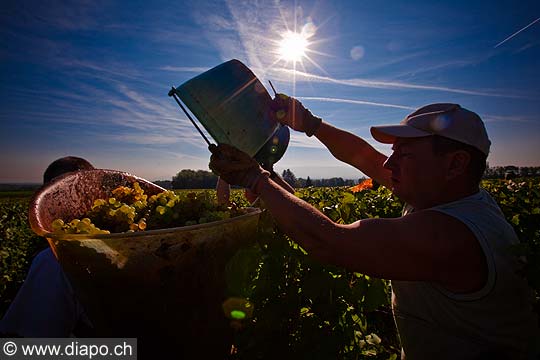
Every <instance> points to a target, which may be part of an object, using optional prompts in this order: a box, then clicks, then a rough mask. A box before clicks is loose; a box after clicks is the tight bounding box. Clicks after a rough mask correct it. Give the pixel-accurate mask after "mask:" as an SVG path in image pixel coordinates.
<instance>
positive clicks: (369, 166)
mask: <svg viewBox="0 0 540 360" xmlns="http://www.w3.org/2000/svg"><path fill="white" fill-rule="evenodd" d="M314 135H315V136H316V137H317V138H318V139H319V140H320V141H321V142H322V143H323V144H324V145H325V146H326V147H327V148H328V150H330V152H331V153H332V155H334V157H336V159H338V160H340V161H343V162H345V163H347V164H349V165H352V166H354V167H355V168H357V169H358V170H360V171H362V172H363V173H364V174H366V175H367V176H369V177H371V178H372V179H374V180H375V181H377V182H378V183H379V184H382V185H384V186H386V187H388V188H390V187H391V185H392V181H391V180H390V176H391V173H390V171H388V170H386V169H385V168H384V167H383V164H384V162H385V161H386V159H387V157H386V155H384V154H381V153H380V152H378V151H377V150H375V148H374V147H373V146H371V145H370V144H368V143H367V142H366V141H365V140H363V139H362V138H360V137H358V136H356V135H354V134H351V133H350V132H347V131H345V130H341V129H338V128H336V127H334V126H332V125H330V124H328V123H326V122H324V121H323V122H322V123H321V125H320V126H319V128H318V130H317V131H316V132H315V134H314Z"/></svg>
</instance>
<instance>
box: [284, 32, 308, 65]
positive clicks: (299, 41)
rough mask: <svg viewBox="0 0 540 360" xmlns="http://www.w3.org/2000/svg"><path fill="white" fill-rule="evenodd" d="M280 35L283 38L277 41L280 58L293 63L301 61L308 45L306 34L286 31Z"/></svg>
mask: <svg viewBox="0 0 540 360" xmlns="http://www.w3.org/2000/svg"><path fill="white" fill-rule="evenodd" d="M282 37H283V39H282V40H281V41H280V42H279V56H280V58H281V59H283V60H286V61H292V62H294V63H296V62H297V61H302V59H303V58H304V57H305V56H306V51H307V50H308V46H309V41H308V39H307V36H305V35H304V34H302V33H295V32H293V31H287V32H286V33H284V34H283V35H282Z"/></svg>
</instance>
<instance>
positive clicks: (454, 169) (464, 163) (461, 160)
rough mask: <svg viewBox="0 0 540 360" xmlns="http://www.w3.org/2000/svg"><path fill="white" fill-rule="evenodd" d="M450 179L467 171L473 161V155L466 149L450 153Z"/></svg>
mask: <svg viewBox="0 0 540 360" xmlns="http://www.w3.org/2000/svg"><path fill="white" fill-rule="evenodd" d="M448 156H449V159H448V160H449V161H448V171H447V177H448V179H454V178H456V177H458V176H461V175H463V174H465V173H467V168H468V167H469V163H470V162H471V155H470V154H469V153H468V152H467V151H465V150H457V151H453V152H451V153H449V154H448Z"/></svg>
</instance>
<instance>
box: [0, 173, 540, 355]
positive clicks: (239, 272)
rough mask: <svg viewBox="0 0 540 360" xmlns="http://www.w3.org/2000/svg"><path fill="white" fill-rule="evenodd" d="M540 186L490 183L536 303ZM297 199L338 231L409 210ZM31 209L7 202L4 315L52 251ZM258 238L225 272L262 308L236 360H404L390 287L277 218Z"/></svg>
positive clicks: (368, 197)
mask: <svg viewBox="0 0 540 360" xmlns="http://www.w3.org/2000/svg"><path fill="white" fill-rule="evenodd" d="M539 185H540V181H539V179H538V178H536V179H535V178H527V179H514V180H508V181H506V180H487V181H484V182H483V187H484V188H486V189H487V190H488V191H489V192H490V193H491V194H492V195H493V196H494V197H495V199H496V200H497V201H498V203H499V204H500V206H501V209H502V210H503V212H504V214H505V216H506V218H507V219H508V221H509V222H510V223H511V224H512V225H513V226H514V228H515V230H516V232H517V233H518V236H519V237H520V240H521V244H520V245H519V246H517V247H515V248H513V249H510V250H509V251H513V252H515V253H517V254H520V255H527V256H528V260H529V262H528V265H527V267H526V268H525V270H524V271H525V275H526V276H527V278H528V280H529V282H530V284H531V286H532V287H533V288H534V289H535V290H536V291H537V293H536V294H537V295H538V290H539V289H540V257H539V254H540V251H539V248H540V190H539V189H540V186H539ZM201 191H202V190H201ZM205 191H209V192H210V193H211V194H214V191H211V190H205ZM297 195H298V196H299V197H301V198H303V199H304V200H306V201H308V202H310V203H311V204H313V205H314V206H316V207H317V208H319V209H320V210H321V211H322V212H324V213H325V214H326V215H327V216H329V217H330V218H331V219H332V220H334V221H337V222H340V223H351V222H354V221H356V220H358V219H362V218H373V217H396V216H399V215H400V212H401V208H402V204H401V203H400V202H399V201H398V200H397V199H396V198H395V197H394V196H393V195H392V194H391V193H390V192H389V191H388V190H387V189H386V188H384V187H380V188H378V189H377V190H365V191H361V192H356V193H354V192H352V191H351V190H350V189H349V188H307V189H300V190H299V191H298V192H297ZM232 198H233V200H234V201H236V202H238V203H240V204H243V205H247V204H246V202H245V200H244V198H243V195H242V191H240V190H234V191H233V193H232ZM28 201H29V194H28V193H25V194H22V193H10V195H9V196H7V195H6V194H4V196H2V195H0V257H1V270H0V278H1V283H0V298H1V299H2V301H1V303H0V316H2V315H3V313H4V312H5V310H6V309H7V306H9V303H10V302H11V301H12V299H13V297H14V295H15V294H16V291H17V289H18V287H19V286H20V284H21V283H22V281H23V280H24V277H25V275H26V272H27V270H28V267H29V264H30V262H31V260H32V257H33V256H35V254H36V253H37V252H38V251H40V250H41V249H43V248H45V247H46V246H47V244H46V241H45V240H43V239H42V238H39V237H37V236H35V235H33V233H32V232H31V230H30V229H29V228H28V225H27V214H26V211H27V207H28ZM257 236H258V237H259V239H258V241H257V243H256V244H255V245H253V246H251V247H249V248H245V249H243V250H242V251H240V252H239V253H238V254H237V255H236V256H235V258H233V260H232V261H231V262H230V263H229V265H228V269H227V277H228V282H229V287H230V291H232V292H234V293H235V294H237V295H240V296H242V297H244V298H246V299H248V300H249V301H250V302H251V303H253V304H254V305H255V311H254V314H253V317H252V318H251V319H250V320H249V321H246V322H245V323H244V324H243V329H242V330H241V331H239V332H237V335H236V338H235V346H236V349H237V353H236V354H235V355H234V356H233V358H236V359H254V358H261V359H262V358H265V359H266V358H268V359H270V358H279V357H283V354H287V355H288V357H289V358H290V357H293V356H294V358H296V359H336V358H339V359H357V358H364V357H366V358H368V357H369V358H370V359H396V358H397V357H398V353H399V347H400V345H399V340H398V338H397V333H396V330H395V326H394V322H393V319H392V315H391V310H390V298H389V296H390V289H389V284H388V282H387V281H385V280H380V279H375V278H370V277H368V276H365V275H362V274H358V273H353V272H350V271H347V270H345V269H342V268H337V267H332V266H323V265H321V264H319V263H317V262H315V261H313V260H311V259H310V258H309V257H308V256H306V253H305V251H304V250H303V249H301V248H300V247H299V246H298V245H296V244H295V243H294V242H293V241H291V240H290V239H289V238H287V237H286V236H285V235H284V234H282V233H281V232H280V231H279V230H278V229H277V228H276V227H275V225H274V224H273V222H272V221H271V219H264V226H263V228H262V230H261V232H260V233H259V234H258V235H257ZM537 299H538V298H537ZM537 305H538V302H537ZM359 354H361V355H359Z"/></svg>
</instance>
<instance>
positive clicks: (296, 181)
mask: <svg viewBox="0 0 540 360" xmlns="http://www.w3.org/2000/svg"><path fill="white" fill-rule="evenodd" d="M280 175H281V177H282V178H283V179H284V180H285V181H287V182H288V183H289V184H291V186H293V187H296V188H300V187H308V186H315V187H323V186H324V187H329V186H353V185H356V184H358V182H359V180H360V179H356V180H352V179H343V178H341V177H335V178H331V179H311V178H310V177H309V176H308V177H307V179H304V178H297V177H296V176H295V175H294V173H293V172H292V171H291V170H290V169H287V170H284V171H283V172H282V173H281V174H280ZM154 183H155V184H157V185H159V186H161V187H163V188H165V189H213V188H215V187H216V183H217V176H216V175H215V174H214V173H212V172H210V171H206V170H189V169H187V170H182V171H180V172H179V173H178V174H176V175H175V176H173V178H172V181H168V180H160V181H155V182H154Z"/></svg>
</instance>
